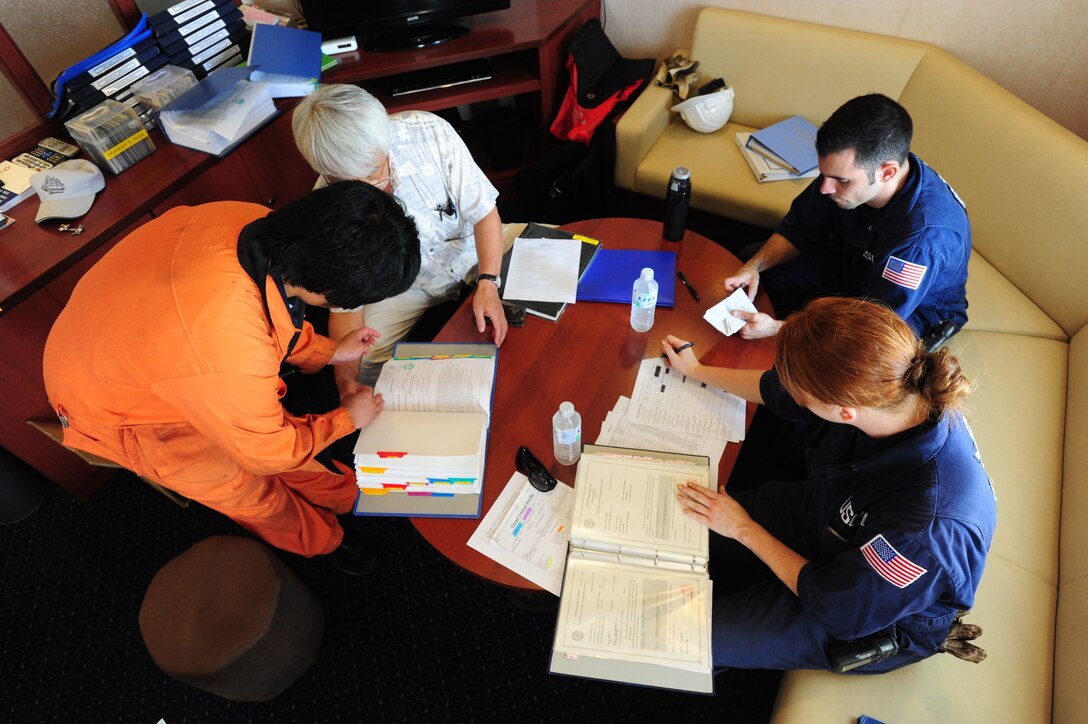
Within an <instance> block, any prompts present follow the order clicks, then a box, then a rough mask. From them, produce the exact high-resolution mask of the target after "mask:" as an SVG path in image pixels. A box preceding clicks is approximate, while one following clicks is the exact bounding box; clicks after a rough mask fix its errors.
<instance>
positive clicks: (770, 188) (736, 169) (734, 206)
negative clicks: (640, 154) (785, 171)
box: [634, 121, 811, 229]
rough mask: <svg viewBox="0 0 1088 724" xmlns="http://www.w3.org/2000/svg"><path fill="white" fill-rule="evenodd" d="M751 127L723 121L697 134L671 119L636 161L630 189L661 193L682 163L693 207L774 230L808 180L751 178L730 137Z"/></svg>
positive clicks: (663, 192)
mask: <svg viewBox="0 0 1088 724" xmlns="http://www.w3.org/2000/svg"><path fill="white" fill-rule="evenodd" d="M753 130H755V129H753V128H750V127H748V126H741V125H738V124H736V123H727V124H726V125H725V127H724V128H722V129H721V130H720V131H717V132H716V133H698V132H696V131H693V130H691V129H690V128H688V127H687V125H686V124H685V123H684V122H683V121H674V122H673V123H671V124H669V127H668V128H667V129H666V130H665V132H664V133H663V134H661V137H660V138H659V139H658V141H657V143H655V144H654V146H653V148H651V149H650V151H649V153H647V154H646V157H645V158H644V159H643V160H642V163H641V164H640V165H639V167H638V170H637V171H636V172H635V188H634V190H635V191H638V192H639V193H643V194H646V195H648V196H658V197H663V196H664V195H665V187H666V185H667V184H668V181H669V176H670V175H671V174H672V170H673V169H674V168H675V167H676V166H687V167H688V168H690V169H691V205H692V206H693V207H694V208H696V209H702V210H703V211H709V212H711V213H714V214H720V215H722V216H726V217H728V218H730V219H735V220H736V221H743V222H745V223H748V224H755V225H756V226H762V227H763V228H765V229H773V228H774V227H775V226H777V225H778V222H779V221H781V220H782V217H783V215H785V213H786V211H788V210H789V208H790V203H792V202H793V199H794V197H795V196H797V194H799V193H801V190H802V189H804V188H805V186H807V185H808V184H809V183H810V182H811V179H799V180H797V181H768V182H766V183H759V182H758V181H756V180H755V177H753V176H752V172H751V170H749V168H748V165H747V164H746V163H745V161H744V158H743V157H742V156H741V153H740V149H738V148H737V144H736V141H735V136H736V134H737V132H738V131H747V132H749V133H751V132H752V131H753ZM725 179H728V182H726V181H725Z"/></svg>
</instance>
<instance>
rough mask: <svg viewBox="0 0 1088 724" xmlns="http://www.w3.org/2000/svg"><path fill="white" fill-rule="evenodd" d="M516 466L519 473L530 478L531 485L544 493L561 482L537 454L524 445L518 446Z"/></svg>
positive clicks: (515, 457) (515, 459) (515, 458)
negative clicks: (538, 458)
mask: <svg viewBox="0 0 1088 724" xmlns="http://www.w3.org/2000/svg"><path fill="white" fill-rule="evenodd" d="M514 466H515V467H516V468H517V469H518V472H519V473H521V474H522V475H524V476H525V477H527V478H529V484H530V485H532V486H533V487H534V488H536V489H537V490H539V491H540V492H542V493H547V492H549V491H551V490H553V489H554V488H555V486H556V485H558V484H559V481H558V480H556V479H555V478H554V477H553V476H552V474H551V473H549V472H548V469H547V468H546V467H544V464H543V463H542V462H540V461H539V460H537V458H536V455H533V453H531V452H530V451H529V448H527V447H525V446H524V445H522V446H521V447H519V448H518V452H517V455H515V456H514Z"/></svg>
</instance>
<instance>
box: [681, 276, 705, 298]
mask: <svg viewBox="0 0 1088 724" xmlns="http://www.w3.org/2000/svg"><path fill="white" fill-rule="evenodd" d="M676 277H677V278H678V279H679V280H680V283H681V284H683V285H684V286H685V287H687V288H688V291H689V292H691V296H693V297H695V301H697V302H701V301H702V300H701V299H699V292H697V291H695V287H693V286H691V284H689V283H688V278H687V277H686V276H684V272H682V271H680V270H679V269H677V270H676Z"/></svg>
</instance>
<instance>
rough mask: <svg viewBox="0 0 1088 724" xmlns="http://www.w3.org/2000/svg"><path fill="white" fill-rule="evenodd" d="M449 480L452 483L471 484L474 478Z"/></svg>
mask: <svg viewBox="0 0 1088 724" xmlns="http://www.w3.org/2000/svg"><path fill="white" fill-rule="evenodd" d="M450 482H451V483H453V484H454V485H472V484H473V483H475V482H476V478H450Z"/></svg>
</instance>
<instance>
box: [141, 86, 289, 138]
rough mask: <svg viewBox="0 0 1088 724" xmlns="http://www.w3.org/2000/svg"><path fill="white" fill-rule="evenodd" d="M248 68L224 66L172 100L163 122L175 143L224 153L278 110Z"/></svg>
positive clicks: (162, 112)
mask: <svg viewBox="0 0 1088 724" xmlns="http://www.w3.org/2000/svg"><path fill="white" fill-rule="evenodd" d="M249 74H250V71H249V69H247V68H220V69H218V70H214V71H212V72H211V74H210V75H209V76H208V77H207V78H205V79H204V80H202V81H200V82H199V83H197V84H196V85H195V86H193V87H192V88H190V89H189V90H187V91H185V92H184V93H182V94H181V95H180V96H178V97H177V98H175V99H174V100H172V101H171V102H170V103H168V104H167V105H166V106H165V107H163V109H162V110H161V111H160V112H159V123H161V124H162V130H163V132H164V133H165V134H166V137H167V138H169V139H170V141H171V142H172V143H176V144H177V145H179V146H185V147H186V148H194V149H196V150H198V151H204V152H206V153H210V154H212V155H215V156H222V155H223V154H225V153H226V152H227V151H229V150H230V149H232V148H234V146H236V145H237V144H238V143H240V142H241V141H242V140H244V139H245V138H246V137H248V136H249V135H250V134H251V133H252V132H253V131H255V130H257V128H259V127H260V126H262V125H263V124H264V123H265V122H266V121H267V120H268V119H270V118H272V117H273V116H275V115H276V113H277V112H278V111H277V110H276V105H275V104H274V103H273V102H272V97H271V96H270V95H269V92H268V88H266V87H265V86H264V84H261V83H250V82H249V81H248V80H246V77H247V76H248V75H249Z"/></svg>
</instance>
